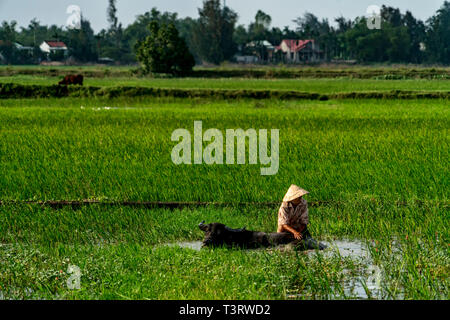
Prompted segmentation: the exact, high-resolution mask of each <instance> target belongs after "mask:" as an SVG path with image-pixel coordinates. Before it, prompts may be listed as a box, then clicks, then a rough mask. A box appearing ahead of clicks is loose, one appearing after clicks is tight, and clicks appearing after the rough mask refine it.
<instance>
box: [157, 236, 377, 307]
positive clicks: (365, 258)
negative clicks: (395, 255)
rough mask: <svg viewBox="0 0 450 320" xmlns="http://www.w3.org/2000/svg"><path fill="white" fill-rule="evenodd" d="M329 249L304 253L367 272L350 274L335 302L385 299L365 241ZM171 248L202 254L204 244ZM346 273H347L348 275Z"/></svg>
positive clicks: (343, 241)
mask: <svg viewBox="0 0 450 320" xmlns="http://www.w3.org/2000/svg"><path fill="white" fill-rule="evenodd" d="M322 243H324V244H325V245H327V249H325V250H323V251H316V250H308V251H304V253H305V254H309V255H311V254H319V255H322V256H323V257H325V258H333V257H340V258H341V259H351V260H352V261H355V262H358V263H359V264H360V265H361V266H364V270H360V271H361V272H358V274H357V275H355V274H353V273H351V272H350V270H348V272H347V273H348V277H344V278H346V279H345V280H344V281H343V282H342V283H341V288H342V290H338V292H340V293H339V294H338V295H337V296H335V297H330V298H332V299H333V298H335V299H341V298H350V299H370V298H373V299H382V298H383V295H382V288H381V283H382V281H383V273H382V271H381V270H380V268H379V267H378V266H376V264H374V262H373V260H372V258H371V255H370V251H369V250H368V243H366V242H364V241H362V240H358V239H355V240H346V239H340V240H333V241H322ZM163 246H168V247H180V248H183V249H190V250H195V251H200V250H201V248H202V241H182V242H174V243H168V244H164V245H163ZM263 250H270V251H273V250H280V251H292V250H294V247H293V246H290V245H282V246H277V247H275V248H269V249H263ZM345 271H346V270H344V272H345ZM302 297H303V296H302V295H301V294H287V295H286V298H287V299H301V298H302Z"/></svg>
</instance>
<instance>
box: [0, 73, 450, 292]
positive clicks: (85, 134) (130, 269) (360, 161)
mask: <svg viewBox="0 0 450 320" xmlns="http://www.w3.org/2000/svg"><path fill="white" fill-rule="evenodd" d="M58 79H59V78H58V77H51V76H50V77H49V76H37V75H23V74H19V75H5V76H2V77H0V83H18V84H25V85H32V84H40V85H51V84H54V83H55V82H57V81H58ZM85 85H86V86H90V85H92V86H100V87H102V86H105V87H108V86H121V85H127V86H147V87H157V88H178V89H197V88H206V89H242V88H245V89H247V90H258V89H266V90H273V89H275V90H284V89H286V90H299V91H305V92H319V93H339V92H355V91H380V92H384V91H390V90H415V91H426V92H432V91H433V92H434V91H440V92H449V91H450V80H445V79H443V80H436V79H435V80H426V79H409V80H375V79H350V78H342V79H341V78H339V79H331V78H329V79H244V78H222V79H206V78H186V79H151V78H144V79H140V78H133V77H128V78H127V77H123V76H120V77H105V78H86V81H85ZM449 105H450V104H449V100H448V99H409V100H401V99H339V100H333V99H331V100H327V101H318V100H317V101H316V100H295V99H294V100H293V99H290V100H279V99H258V100H254V99H221V98H215V97H211V98H204V99H202V98H189V99H188V98H170V97H166V98H156V97H145V96H143V97H134V98H133V97H120V96H119V97H116V98H113V99H107V98H77V97H67V98H40V99H2V98H0V201H2V203H1V205H0V270H1V272H0V299H168V300H172V299H200V300H203V299H238V300H239V299H252V300H259V299H269V300H272V299H276V300H278V299H282V300H284V299H425V300H428V299H432V300H434V299H449V298H450V292H449V273H450V256H449V249H450V247H449V245H450V237H449V217H450V215H449V211H448V209H449V208H448V206H449V199H448V195H449V170H448V167H449V165H448V158H449V143H450V135H449V133H450V108H449ZM194 121H202V126H203V131H206V130H207V129H210V128H216V129H218V130H219V131H220V132H223V134H224V136H225V132H226V130H227V129H238V128H242V129H244V130H247V129H250V128H253V129H255V130H257V131H258V130H259V129H267V130H269V131H270V130H271V129H279V168H278V171H277V173H276V174H274V175H266V176H263V175H261V174H260V170H261V168H262V167H264V165H263V164H261V163H259V162H258V163H257V164H248V161H246V164H222V165H220V164H213V165H209V164H205V163H202V164H192V165H188V164H181V165H176V164H174V163H173V161H172V158H171V153H172V149H173V148H174V147H175V145H176V144H177V142H174V141H172V139H171V135H172V133H173V132H174V130H176V129H179V128H184V129H187V130H188V131H190V132H191V133H192V135H193V133H194ZM203 146H204V147H206V146H208V142H206V141H203ZM269 146H270V144H269ZM224 149H225V148H224ZM247 160H248V158H247ZM291 184H297V185H299V186H301V187H303V188H305V189H306V190H308V191H310V194H309V195H307V196H306V199H307V201H308V202H309V203H310V208H309V214H310V226H309V229H310V231H311V233H312V234H313V236H314V237H315V238H316V239H318V240H320V241H322V242H324V243H326V244H328V245H329V248H328V249H326V250H324V251H320V252H316V251H308V252H301V251H296V250H294V249H292V248H271V249H258V250H239V249H227V248H217V249H201V250H200V248H199V244H200V243H199V241H201V240H202V238H203V232H202V231H201V230H200V229H199V228H198V227H197V225H198V223H199V222H201V221H203V220H205V221H207V223H210V222H222V223H225V224H226V225H228V226H230V227H236V228H237V227H243V226H246V227H247V229H250V230H260V231H265V232H274V231H275V230H276V227H277V211H278V207H279V205H280V204H281V199H282V198H283V195H284V194H285V192H286V191H287V189H288V188H289V186H290V185H291ZM58 200H66V201H84V200H95V201H96V202H97V203H95V204H91V205H80V206H62V207H61V208H54V207H50V206H46V205H43V204H42V201H58ZM124 201H129V202H158V201H159V202H189V203H191V204H190V205H188V206H184V207H180V208H175V209H173V208H166V207H158V206H155V207H144V206H124V205H121V203H122V202H124ZM195 202H202V203H211V204H210V205H201V206H199V205H195V204H194V203H195ZM73 266H76V267H77V268H78V269H79V271H80V274H81V277H79V279H80V283H79V288H75V289H74V288H71V287H70V286H69V285H68V280H70V279H71V278H72V277H73V276H74V273H73Z"/></svg>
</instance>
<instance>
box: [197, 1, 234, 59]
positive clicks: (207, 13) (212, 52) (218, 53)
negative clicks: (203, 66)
mask: <svg viewBox="0 0 450 320" xmlns="http://www.w3.org/2000/svg"><path fill="white" fill-rule="evenodd" d="M198 13H199V18H198V20H197V23H196V25H195V28H194V35H193V37H194V40H193V42H194V45H195V48H196V51H197V52H198V56H199V57H200V58H201V59H202V60H203V61H206V62H210V63H214V64H220V63H221V62H223V61H225V60H230V59H231V58H232V57H233V55H234V54H235V52H236V45H235V43H234V41H233V33H234V27H235V24H236V21H237V17H238V16H237V14H236V12H234V11H233V10H231V9H230V8H229V7H222V6H221V4H220V0H206V1H204V2H203V8H201V9H199V11H198Z"/></svg>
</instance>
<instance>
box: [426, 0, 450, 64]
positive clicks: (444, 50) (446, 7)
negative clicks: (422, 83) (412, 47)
mask: <svg viewBox="0 0 450 320" xmlns="http://www.w3.org/2000/svg"><path fill="white" fill-rule="evenodd" d="M427 22H428V28H427V37H426V41H425V45H426V51H427V55H428V59H429V61H430V62H439V63H444V64H450V2H448V1H445V2H444V4H443V5H442V7H441V8H440V9H439V10H438V11H437V13H436V14H435V15H434V16H432V17H431V18H430V19H428V21H427Z"/></svg>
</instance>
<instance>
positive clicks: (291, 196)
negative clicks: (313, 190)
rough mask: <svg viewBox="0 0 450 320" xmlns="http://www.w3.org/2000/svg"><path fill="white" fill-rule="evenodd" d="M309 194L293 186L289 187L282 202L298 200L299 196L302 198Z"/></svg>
mask: <svg viewBox="0 0 450 320" xmlns="http://www.w3.org/2000/svg"><path fill="white" fill-rule="evenodd" d="M308 193H309V192H308V191H306V190H304V189H302V188H300V187H298V186H296V185H295V184H293V185H291V186H290V188H289V190H288V191H287V192H286V195H285V196H284V198H283V201H286V202H287V201H292V200H295V199H297V198H300V197H301V196H304V195H305V194H308Z"/></svg>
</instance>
